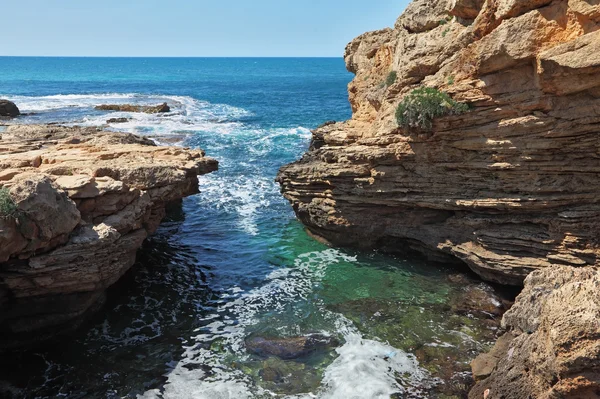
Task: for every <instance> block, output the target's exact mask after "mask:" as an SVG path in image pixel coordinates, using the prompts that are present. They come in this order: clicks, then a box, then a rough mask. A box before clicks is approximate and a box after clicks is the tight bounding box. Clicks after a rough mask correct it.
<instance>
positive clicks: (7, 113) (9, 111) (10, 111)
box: [0, 100, 21, 118]
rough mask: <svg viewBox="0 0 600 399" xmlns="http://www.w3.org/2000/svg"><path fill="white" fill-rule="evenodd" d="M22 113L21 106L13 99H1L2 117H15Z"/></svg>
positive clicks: (0, 113) (0, 111)
mask: <svg viewBox="0 0 600 399" xmlns="http://www.w3.org/2000/svg"><path fill="white" fill-rule="evenodd" d="M19 115H21V112H20V111H19V108H18V107H17V106H16V105H15V103H13V102H12V101H8V100H0V117H2V116H4V117H8V118H14V117H15V116H19Z"/></svg>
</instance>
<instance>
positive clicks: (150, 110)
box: [96, 103, 171, 114]
mask: <svg viewBox="0 0 600 399" xmlns="http://www.w3.org/2000/svg"><path fill="white" fill-rule="evenodd" d="M96 109H97V110H99V111H120V112H144V113H146V114H158V113H164V112H170V111H171V108H170V107H169V105H168V104H167V103H162V104H160V105H154V106H153V105H132V104H104V105H98V106H96Z"/></svg>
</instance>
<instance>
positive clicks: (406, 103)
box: [396, 87, 469, 130]
mask: <svg viewBox="0 0 600 399" xmlns="http://www.w3.org/2000/svg"><path fill="white" fill-rule="evenodd" d="M468 110H469V106H468V105H467V104H465V103H459V102H458V101H455V100H453V99H452V97H450V96H449V95H448V94H447V93H444V92H442V91H439V90H438V89H435V88H432V87H421V88H418V89H415V90H413V91H412V92H411V93H410V94H409V95H408V96H406V97H405V98H404V100H402V102H401V103H400V105H398V108H397V109H396V120H397V121H398V125H400V126H402V127H405V128H411V127H412V128H420V129H424V130H431V129H432V127H433V120H434V119H435V118H438V117H440V116H446V115H458V114H462V113H464V112H467V111H468Z"/></svg>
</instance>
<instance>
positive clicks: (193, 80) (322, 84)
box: [0, 57, 497, 399]
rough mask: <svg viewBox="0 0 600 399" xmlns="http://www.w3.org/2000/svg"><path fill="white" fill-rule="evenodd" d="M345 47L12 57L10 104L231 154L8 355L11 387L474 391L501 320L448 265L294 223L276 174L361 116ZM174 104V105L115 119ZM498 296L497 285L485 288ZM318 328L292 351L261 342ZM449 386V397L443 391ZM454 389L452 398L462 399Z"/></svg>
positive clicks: (39, 392)
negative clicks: (203, 55) (309, 51)
mask: <svg viewBox="0 0 600 399" xmlns="http://www.w3.org/2000/svg"><path fill="white" fill-rule="evenodd" d="M351 78H352V75H351V74H349V73H348V72H346V70H345V68H344V63H343V60H342V59H139V58H131V59H125V58H120V59H107V58H6V57H4V58H3V57H0V98H8V99H11V100H13V101H14V102H16V103H17V105H18V106H19V107H20V108H21V111H22V112H24V113H27V114H28V115H26V116H23V117H21V118H20V119H19V120H18V122H19V123H43V122H61V123H65V124H77V125H104V124H106V120H107V119H108V118H115V117H127V118H131V119H130V120H129V121H128V122H126V123H121V124H113V125H109V126H107V128H108V129H112V130H117V131H128V132H134V133H138V134H143V135H150V136H155V137H156V136H159V138H158V139H157V140H159V141H160V140H163V141H168V140H165V137H168V136H170V135H172V136H174V137H183V138H184V142H183V144H184V145H186V146H191V147H201V148H203V149H205V150H206V152H207V154H208V155H210V156H212V157H214V158H217V159H218V160H219V161H220V170H219V171H218V172H217V173H214V174H211V175H207V176H202V177H201V178H200V186H201V191H202V193H201V194H198V195H196V196H193V197H190V198H187V199H186V200H185V201H184V202H183V207H182V209H173V210H171V211H170V213H169V216H168V219H167V220H166V221H165V223H163V225H162V227H161V228H160V230H159V231H158V233H157V234H156V235H155V236H154V237H152V238H151V239H149V240H148V242H146V243H145V245H144V247H143V248H142V250H141V251H140V253H139V255H138V262H137V264H136V265H135V266H134V268H133V269H132V270H131V272H130V273H128V274H127V275H126V277H125V278H124V279H123V280H122V281H120V282H119V283H117V284H116V285H115V286H114V287H112V288H111V289H110V290H109V292H108V299H107V304H106V306H105V307H104V308H103V309H102V310H101V311H100V312H99V313H97V314H96V315H94V316H93V317H92V318H91V319H90V320H89V321H88V322H87V323H86V324H85V325H84V326H83V327H82V328H81V329H79V330H78V331H77V332H76V333H74V334H73V335H72V336H69V337H63V338H59V339H57V340H56V341H55V342H53V343H52V344H51V345H48V346H47V348H45V349H39V350H30V351H24V352H20V353H17V354H11V355H10V357H8V358H7V357H5V358H2V359H1V360H2V362H3V363H6V364H10V365H11V367H9V368H4V367H3V371H1V372H0V373H1V374H0V393H3V394H4V395H7V396H8V397H27V398H29V397H31V398H33V397H39V398H46V397H47V398H54V397H68V398H136V397H140V398H210V399H214V398H262V397H265V398H271V397H288V398H315V397H318V398H343V399H347V398H387V397H432V398H434V397H440V398H442V397H461V396H463V395H464V392H465V391H466V384H468V382H469V375H468V373H466V371H467V370H468V362H469V361H470V360H471V359H472V358H473V357H474V356H475V354H476V353H478V352H479V351H481V350H483V349H485V347H486V345H487V344H488V342H489V341H490V340H492V339H493V336H494V333H495V329H496V325H497V320H496V317H495V316H493V315H490V314H483V313H478V312H469V311H466V310H465V309H463V308H461V306H460V301H461V298H462V295H464V294H465V289H467V288H469V289H480V290H489V288H488V287H484V286H482V285H481V284H480V283H478V282H476V281H471V280H468V281H469V282H468V283H465V280H464V279H462V280H461V279H458V280H457V279H456V278H455V276H452V275H453V274H454V272H453V271H452V270H451V269H449V268H446V267H445V266H444V265H440V264H432V263H429V262H426V261H424V260H419V259H404V258H395V257H389V256H385V255H382V254H378V253H376V252H372V253H359V252H355V251H352V250H347V249H334V248H328V247H326V246H324V245H322V244H319V243H318V242H316V241H314V240H313V239H311V238H310V237H309V236H308V235H307V234H306V233H305V232H304V230H303V227H302V226H301V225H300V224H299V223H298V222H297V221H296V220H295V218H294V214H293V212H292V211H291V208H290V206H289V205H288V204H287V202H286V201H285V200H283V198H282V197H281V195H280V194H279V188H278V186H277V185H276V184H275V182H274V178H275V175H276V173H277V170H278V168H279V167H280V166H282V165H284V164H286V163H288V162H291V161H293V160H295V159H298V158H299V157H300V156H301V155H302V153H303V152H304V151H305V150H306V149H307V147H308V143H309V139H310V129H312V128H314V127H316V126H317V125H318V124H320V123H322V122H324V121H326V120H332V119H334V120H344V119H347V118H349V117H350V107H349V104H348V102H347V91H346V86H347V84H348V82H349V81H350V80H351ZM162 102H167V103H169V105H170V106H171V108H172V112H170V113H169V114H166V115H146V114H131V113H110V114H109V113H106V112H101V111H96V110H94V106H95V105H99V104H107V103H139V104H157V103H162ZM486 292H488V291H486ZM310 334H319V335H321V336H326V337H330V338H331V342H332V344H331V345H330V347H327V348H319V349H318V350H315V351H314V352H312V353H310V354H308V355H302V356H298V357H297V358H294V359H281V358H278V357H277V356H270V357H269V356H260V355H257V354H255V353H252V352H251V351H249V350H248V347H247V345H246V342H247V339H249V338H251V337H263V338H266V339H271V338H278V339H281V338H290V337H300V336H306V335H310ZM444 395H445V396H444ZM453 395H454V396H453Z"/></svg>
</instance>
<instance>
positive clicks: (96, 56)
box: [0, 55, 344, 58]
mask: <svg viewBox="0 0 600 399" xmlns="http://www.w3.org/2000/svg"><path fill="white" fill-rule="evenodd" d="M0 58H344V57H343V56H341V55H339V56H312V55H289V56H285V55H282V56H280V55H266V56H265V55H256V56H255V55H251V56H246V55H242V56H237V55H0Z"/></svg>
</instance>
